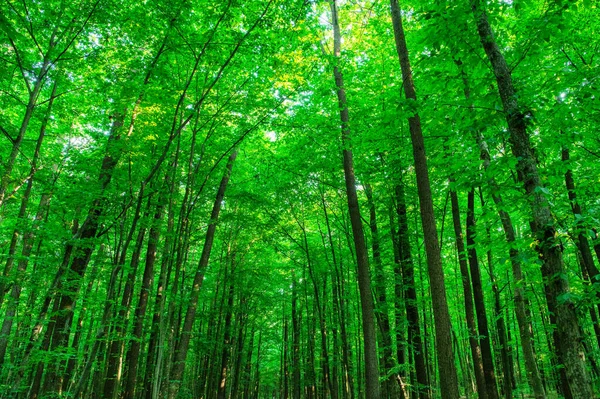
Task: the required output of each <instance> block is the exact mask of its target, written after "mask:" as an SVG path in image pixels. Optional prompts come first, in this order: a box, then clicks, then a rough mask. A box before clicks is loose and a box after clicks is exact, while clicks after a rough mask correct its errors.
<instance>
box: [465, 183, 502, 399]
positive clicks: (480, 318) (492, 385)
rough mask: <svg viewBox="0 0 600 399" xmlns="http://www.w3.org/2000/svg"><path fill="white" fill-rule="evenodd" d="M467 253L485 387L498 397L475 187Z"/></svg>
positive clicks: (469, 201)
mask: <svg viewBox="0 0 600 399" xmlns="http://www.w3.org/2000/svg"><path fill="white" fill-rule="evenodd" d="M467 254H468V256H469V269H470V271H471V282H472V284H473V299H474V301H475V314H476V315H477V326H478V328H479V345H480V346H481V359H482V361H483V373H484V377H485V387H486V390H487V397H488V398H489V399H498V387H497V384H496V374H495V372H494V358H493V354H492V347H491V343H490V341H491V338H490V332H489V327H488V321H487V315H486V311H485V298H484V297H483V287H482V285H481V271H480V269H479V260H478V259H477V250H476V248H475V189H474V188H471V190H469V194H468V195H467Z"/></svg>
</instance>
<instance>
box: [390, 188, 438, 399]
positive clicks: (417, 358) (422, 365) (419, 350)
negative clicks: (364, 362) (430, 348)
mask: <svg viewBox="0 0 600 399" xmlns="http://www.w3.org/2000/svg"><path fill="white" fill-rule="evenodd" d="M394 196H395V200H396V201H395V202H396V215H397V216H398V234H397V235H398V249H399V254H398V263H399V265H398V266H399V267H400V270H398V268H396V270H395V271H394V273H395V274H396V276H397V277H396V278H398V277H400V278H401V284H400V286H399V284H396V297H397V299H396V301H397V303H399V300H400V297H401V295H402V291H400V290H399V288H401V289H402V290H403V291H404V297H405V298H404V307H405V308H406V318H407V321H408V343H409V344H410V345H411V349H412V353H413V359H414V363H415V374H416V379H417V381H416V384H413V385H415V386H416V391H417V393H418V395H419V399H429V397H430V387H429V377H428V374H427V361H426V357H425V347H424V345H423V337H422V336H421V327H420V324H419V307H418V304H417V286H416V283H415V269H414V265H413V259H412V251H411V245H410V237H409V231H408V217H407V210H406V198H405V195H404V186H403V185H402V183H400V184H396V186H395V188H394ZM399 324H400V311H399V309H397V310H396V329H397V330H398V329H399V328H400V326H399ZM397 344H398V343H397ZM399 350H400V349H399ZM398 357H400V356H398Z"/></svg>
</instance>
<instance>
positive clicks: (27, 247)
mask: <svg viewBox="0 0 600 399" xmlns="http://www.w3.org/2000/svg"><path fill="white" fill-rule="evenodd" d="M56 85H57V84H56V82H54V86H53V88H52V94H51V95H50V100H49V101H48V108H47V109H46V115H45V117H44V119H43V120H42V126H41V127H40V134H39V136H38V139H37V142H36V145H35V150H34V152H33V158H32V160H31V170H30V172H29V180H28V181H27V186H26V188H25V192H24V193H23V198H22V199H21V206H20V208H19V215H18V216H17V218H18V220H19V221H20V222H23V221H25V219H26V215H27V207H28V205H29V199H30V196H31V191H32V189H33V181H34V175H35V173H36V172H37V163H38V159H39V156H40V151H41V148H42V143H43V141H44V137H45V136H46V127H47V126H48V121H49V119H50V115H51V111H52V105H53V104H54V99H55V98H56ZM50 198H51V194H49V193H44V194H42V198H41V199H40V204H39V206H38V210H37V214H36V216H35V219H34V224H33V225H32V226H31V227H30V228H29V229H28V230H27V231H25V233H24V234H23V243H22V249H21V259H19V261H18V262H17V277H16V278H15V281H14V283H13V287H12V289H11V294H10V297H11V299H10V300H11V302H10V303H9V304H8V305H7V308H6V314H5V317H4V320H3V322H2V329H1V330H0V373H1V371H2V366H3V365H4V356H5V354H6V349H7V346H8V338H9V335H10V331H11V329H12V324H13V320H14V316H15V313H16V310H17V307H18V304H19V298H20V297H21V290H22V286H21V281H20V280H21V279H22V277H23V274H24V273H25V270H26V269H27V266H28V264H29V256H30V255H31V251H32V249H33V242H34V238H35V234H34V233H35V231H36V229H37V228H38V226H37V224H39V223H41V222H42V220H43V218H44V214H45V212H46V209H47V207H48V204H49V203H50ZM21 234H22V232H21V231H20V227H19V226H18V225H17V227H16V228H15V230H14V232H13V235H12V237H11V241H10V245H9V252H8V258H7V260H6V265H5V268H4V276H3V277H4V279H2V280H1V281H2V282H1V283H0V306H1V305H2V303H3V301H4V295H5V292H6V289H7V287H6V283H5V279H7V278H9V274H10V271H11V269H12V265H13V264H14V261H15V256H14V255H15V253H16V248H17V241H18V239H19V236H20V235H21Z"/></svg>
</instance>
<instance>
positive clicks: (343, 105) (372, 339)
mask: <svg viewBox="0 0 600 399" xmlns="http://www.w3.org/2000/svg"><path fill="white" fill-rule="evenodd" d="M330 5H331V15H332V23H333V37H334V39H333V40H334V59H335V62H336V64H335V65H334V69H333V74H334V77H335V86H336V88H337V97H338V106H339V110H340V121H341V128H342V141H343V148H344V149H343V157H344V176H345V180H346V196H347V199H348V212H349V213H350V223H351V225H352V233H353V236H354V249H355V251H356V260H357V268H358V287H359V291H360V303H361V309H362V328H363V336H364V342H363V345H364V351H365V353H364V356H365V382H366V387H365V394H366V396H367V397H368V398H370V399H379V398H380V393H379V365H378V359H377V334H376V331H375V314H374V305H373V294H372V293H371V276H370V274H369V257H368V254H367V247H366V244H365V236H364V232H363V226H362V220H361V217H360V209H359V205H358V196H357V194H356V178H355V176H354V162H353V160H352V157H353V155H352V146H351V133H350V116H349V113H348V103H347V100H346V90H345V88H344V77H343V75H342V72H341V71H340V69H339V67H338V63H339V59H340V54H341V40H342V39H341V33H340V26H339V21H338V15H337V8H336V2H335V0H331V1H330Z"/></svg>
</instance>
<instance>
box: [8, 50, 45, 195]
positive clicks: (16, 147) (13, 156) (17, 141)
mask: <svg viewBox="0 0 600 399" xmlns="http://www.w3.org/2000/svg"><path fill="white" fill-rule="evenodd" d="M11 42H12V39H11ZM53 47H54V46H53V45H51V46H50V49H52V48H53ZM17 54H18V52H17ZM19 64H20V63H19ZM49 68H50V59H48V58H47V56H46V57H44V61H43V62H42V65H41V67H40V71H39V72H38V74H37V76H35V78H34V79H33V80H34V81H35V83H34V85H33V89H30V88H29V87H27V89H28V90H29V98H28V100H27V105H26V106H25V114H24V115H23V121H22V122H21V126H20V127H19V133H18V134H17V137H15V138H14V139H13V140H12V149H11V151H10V155H9V156H8V160H7V161H6V162H5V163H4V171H3V173H2V177H1V178H0V206H2V205H3V204H4V201H5V200H6V194H7V191H6V190H7V189H8V184H9V183H10V175H11V173H12V171H13V169H14V167H15V162H16V161H17V156H18V155H19V152H20V149H21V144H22V143H23V139H24V138H25V133H26V132H27V127H28V126H29V122H30V121H31V117H32V116H33V111H34V110H35V106H36V104H37V99H38V96H39V95H40V90H41V89H42V87H43V85H44V82H45V81H46V79H45V78H46V77H47V74H48V70H49ZM22 72H23V73H24V72H25V71H24V70H23V71H22ZM52 96H54V94H53V95H52ZM51 98H52V97H51ZM30 179H31V177H30Z"/></svg>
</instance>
